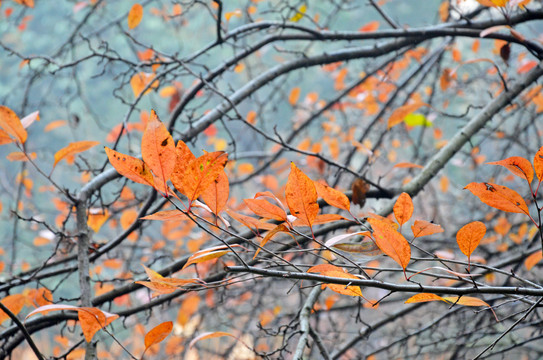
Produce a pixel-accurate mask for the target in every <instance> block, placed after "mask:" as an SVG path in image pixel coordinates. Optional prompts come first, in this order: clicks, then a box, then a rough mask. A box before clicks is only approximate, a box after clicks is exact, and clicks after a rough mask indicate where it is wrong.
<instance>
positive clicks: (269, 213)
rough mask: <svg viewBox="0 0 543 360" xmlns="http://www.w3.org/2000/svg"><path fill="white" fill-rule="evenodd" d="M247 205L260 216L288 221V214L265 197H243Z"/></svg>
mask: <svg viewBox="0 0 543 360" xmlns="http://www.w3.org/2000/svg"><path fill="white" fill-rule="evenodd" d="M243 202H244V203H245V205H247V207H248V208H249V209H250V210H251V211H252V212H253V213H255V215H258V216H260V217H263V218H265V219H272V220H277V221H287V214H286V213H285V211H284V210H283V209H281V208H280V207H279V206H277V205H274V204H272V203H270V202H269V201H267V200H263V199H243Z"/></svg>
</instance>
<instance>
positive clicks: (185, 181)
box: [172, 151, 228, 203]
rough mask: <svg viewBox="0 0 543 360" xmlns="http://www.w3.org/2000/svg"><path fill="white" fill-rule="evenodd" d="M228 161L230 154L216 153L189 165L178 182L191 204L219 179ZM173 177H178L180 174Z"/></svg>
mask: <svg viewBox="0 0 543 360" xmlns="http://www.w3.org/2000/svg"><path fill="white" fill-rule="evenodd" d="M227 161H228V154H226V153H225V152H223V151H216V152H212V153H207V154H205V155H202V156H200V157H199V158H196V159H194V160H192V161H191V162H190V163H189V164H188V166H187V167H186V169H185V172H184V174H183V176H182V177H181V179H177V180H176V182H177V181H179V182H180V183H181V187H182V189H183V191H184V194H185V196H186V197H187V198H188V199H189V201H190V202H191V203H192V202H193V201H194V200H196V199H197V198H198V197H199V196H200V195H201V194H202V193H203V192H204V191H205V190H206V189H207V188H208V187H209V186H210V185H211V184H212V183H213V182H214V181H215V180H216V179H217V178H218V177H219V175H220V173H221V172H223V169H224V166H225V165H226V162H227ZM172 176H178V173H174V175H172ZM177 190H180V189H177Z"/></svg>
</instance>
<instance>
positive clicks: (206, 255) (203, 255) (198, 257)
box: [183, 249, 230, 269]
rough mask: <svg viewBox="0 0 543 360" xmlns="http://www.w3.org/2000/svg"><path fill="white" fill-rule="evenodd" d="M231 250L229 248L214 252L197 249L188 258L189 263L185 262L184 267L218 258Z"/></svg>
mask: <svg viewBox="0 0 543 360" xmlns="http://www.w3.org/2000/svg"><path fill="white" fill-rule="evenodd" d="M229 252H230V250H229V249H226V250H219V251H212V252H209V251H208V250H200V251H197V252H195V253H194V254H192V255H191V257H189V258H188V260H187V263H186V264H185V266H183V269H184V268H186V267H188V266H190V265H192V264H199V263H202V262H205V261H209V260H213V259H218V258H220V257H221V256H224V255H226V254H228V253H229Z"/></svg>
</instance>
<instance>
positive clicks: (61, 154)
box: [53, 141, 100, 168]
mask: <svg viewBox="0 0 543 360" xmlns="http://www.w3.org/2000/svg"><path fill="white" fill-rule="evenodd" d="M98 144H100V142H99V141H78V142H73V143H70V144H69V145H68V146H66V147H65V148H62V149H60V150H59V151H57V152H56V153H55V163H54V164H53V168H54V167H55V166H57V164H58V162H59V161H61V160H62V159H64V158H66V157H67V156H71V155H75V154H78V153H80V152H83V151H87V150H88V149H90V148H92V147H94V146H96V145H98Z"/></svg>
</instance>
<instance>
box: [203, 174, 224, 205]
mask: <svg viewBox="0 0 543 360" xmlns="http://www.w3.org/2000/svg"><path fill="white" fill-rule="evenodd" d="M229 191H230V184H229V182H228V177H227V176H226V173H225V172H224V171H222V172H221V173H219V176H218V177H217V178H216V179H215V181H213V182H212V183H211V185H210V186H208V187H207V189H205V190H204V192H203V193H202V195H201V198H202V200H203V201H204V202H205V203H206V205H207V206H209V208H210V209H211V211H212V212H213V213H214V214H215V215H219V213H220V212H221V211H222V209H224V207H225V206H226V202H227V201H228V194H229Z"/></svg>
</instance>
